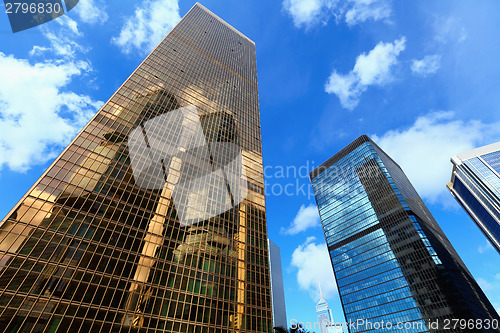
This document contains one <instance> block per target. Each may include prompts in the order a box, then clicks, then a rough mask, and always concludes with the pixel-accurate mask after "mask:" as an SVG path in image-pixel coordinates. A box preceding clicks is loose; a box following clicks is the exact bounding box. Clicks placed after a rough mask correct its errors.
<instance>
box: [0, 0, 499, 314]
mask: <svg viewBox="0 0 500 333" xmlns="http://www.w3.org/2000/svg"><path fill="white" fill-rule="evenodd" d="M194 3H195V2H194V1H184V0H180V1H176V0H141V1H134V2H132V1H130V2H128V1H116V0H109V1H103V0H81V1H80V3H79V4H78V5H77V7H75V9H74V10H72V11H71V12H70V13H69V14H68V15H65V16H63V17H61V18H59V19H57V20H55V21H52V22H49V23H47V24H44V25H42V26H39V27H36V28H33V29H30V30H27V31H24V32H19V33H16V34H13V33H12V32H11V30H10V26H9V23H8V20H7V16H6V15H5V14H0V16H1V18H0V52H1V53H0V77H1V78H2V79H1V80H0V189H1V191H0V215H2V216H4V215H6V214H7V213H8V211H9V210H10V209H11V208H12V206H13V205H14V204H15V203H16V202H17V201H18V200H19V199H20V198H21V196H22V195H23V194H24V193H25V192H26V191H27V190H28V189H29V188H30V186H31V185H32V184H33V182H34V181H35V180H36V179H37V178H38V177H39V176H40V175H41V174H42V172H43V171H44V170H45V169H46V168H47V167H48V166H49V165H50V162H51V161H52V160H53V158H55V156H57V154H58V153H59V152H60V151H61V150H62V149H63V148H64V146H65V145H66V144H67V143H68V142H69V141H70V140H71V139H72V137H73V136H74V135H75V134H76V133H77V132H78V131H79V129H80V128H81V127H82V126H83V125H84V124H85V123H86V121H87V120H88V119H89V118H90V117H91V115H92V114H93V113H95V112H96V110H97V109H98V108H99V106H100V105H102V103H103V102H104V101H106V100H107V99H108V98H109V97H110V96H111V95H112V93H113V92H114V91H115V90H116V89H117V88H118V87H119V86H120V84H121V83H122V82H123V81H124V80H125V79H126V78H127V77H128V76H129V75H130V73H131V72H132V71H133V70H134V69H135V67H136V66H137V65H138V64H139V63H140V62H141V61H142V59H143V58H144V57H145V55H147V53H148V52H149V51H150V50H151V49H152V48H153V47H154V46H155V45H156V43H157V42H159V40H160V39H161V38H162V37H163V36H164V35H166V34H167V33H168V31H169V30H170V29H171V28H172V27H173V25H174V24H175V23H176V22H177V21H178V20H179V19H180V17H182V16H183V15H184V14H185V13H186V12H187V11H188V10H189V8H190V7H192V6H193V5H194ZM202 4H203V5H204V6H206V7H207V8H209V9H210V10H212V11H213V12H214V13H216V14H217V15H219V16H220V17H221V18H222V19H224V20H225V21H227V22H228V23H229V24H231V25H232V26H234V27H235V28H236V29H238V30H240V31H241V32H242V33H244V34H245V35H247V36H248V37H249V38H251V39H252V40H254V41H255V43H256V47H257V64H258V76H259V95H260V111H261V121H262V138H263V151H264V165H265V167H266V190H267V193H268V195H267V199H266V204H267V217H268V232H269V237H270V238H271V239H272V240H273V241H274V242H275V243H276V244H277V245H278V246H279V247H280V248H281V254H282V264H283V270H284V276H285V277H284V283H285V298H286V302H287V314H288V319H292V318H295V319H298V320H300V321H314V320H316V316H315V312H314V311H315V304H316V302H317V298H318V295H319V293H318V287H317V286H318V282H320V283H321V286H322V289H323V292H324V294H325V296H326V298H327V300H328V301H329V303H330V306H331V307H332V309H333V314H334V319H335V320H337V321H343V315H342V310H341V307H340V301H339V299H338V296H337V292H336V288H335V284H334V279H333V273H332V270H331V266H330V264H329V261H328V256H327V254H326V251H325V245H324V237H323V234H322V230H321V228H320V226H319V219H318V216H317V212H316V208H315V206H314V198H313V197H312V196H311V195H310V193H311V187H310V184H309V180H308V179H307V172H306V171H305V170H306V169H309V170H310V169H311V168H312V167H314V166H317V165H319V164H320V163H321V162H323V161H325V160H326V159H328V158H329V157H330V156H331V155H333V154H335V153H336V152H337V151H338V150H340V149H341V148H343V147H344V146H345V145H346V144H348V143H349V142H351V141H352V140H353V139H355V138H356V137H358V136H359V135H361V134H368V135H370V136H371V137H372V138H373V139H374V140H375V141H376V142H377V143H378V144H379V145H380V146H381V147H382V148H383V149H384V150H386V152H387V153H388V154H390V155H391V156H392V157H393V158H394V159H395V160H396V161H397V162H398V163H399V164H400V165H401V166H402V168H403V169H404V171H405V172H406V173H407V175H408V176H409V178H410V180H411V181H412V182H413V184H414V186H415V187H416V188H417V190H418V192H419V193H420V195H421V196H422V197H423V199H424V201H425V202H426V204H427V205H428V206H429V208H430V210H431V212H432V213H433V214H434V216H435V218H436V219H437V221H438V223H439V224H440V225H441V227H442V228H443V230H444V232H445V233H446V235H447V236H448V238H449V239H450V241H451V242H452V244H453V245H454V246H455V248H456V249H457V251H458V253H459V254H460V255H461V257H462V259H463V260H464V262H465V263H466V265H467V266H468V268H469V269H470V271H471V272H472V274H473V275H474V277H475V278H476V279H477V280H478V281H479V283H480V285H481V286H482V287H483V289H484V291H485V293H486V295H487V296H488V297H489V298H490V300H491V301H492V303H493V304H494V305H495V307H496V308H497V309H500V269H499V267H500V256H499V255H498V253H496V252H495V251H494V250H493V249H492V247H491V246H488V243H487V241H486V239H485V238H484V237H483V235H482V234H481V233H480V231H479V230H478V229H477V227H476V226H475V225H474V224H473V222H472V221H471V220H470V219H469V217H468V216H467V215H466V214H465V212H463V211H462V209H461V208H460V207H459V206H458V204H457V203H456V202H455V201H454V199H453V198H452V197H451V195H450V194H449V193H448V192H447V190H446V188H445V185H446V183H447V182H448V181H449V178H450V173H451V163H450V162H449V158H450V157H451V156H453V155H455V154H457V153H459V152H462V151H465V150H468V149H472V148H474V147H477V146H481V145H484V144H488V143H492V142H496V141H500V126H499V125H500V112H499V110H500V99H499V98H498V91H500V65H498V59H500V34H499V33H498V31H500V21H499V20H498V12H499V11H500V2H498V1H481V2H477V1H439V2H436V1H418V2H417V1H412V2H410V1H398V2H396V1H389V0H280V1H256V0H252V1H249V0H240V1H230V0H207V1H202ZM301 167H302V168H301ZM294 169H295V170H296V171H297V174H296V175H295V174H294V172H293V170H294ZM283 170H284V171H283ZM287 170H288V174H287V172H286V171H287ZM287 184H291V185H290V186H289V187H288V194H285V193H280V191H279V189H280V188H283V186H284V185H287Z"/></svg>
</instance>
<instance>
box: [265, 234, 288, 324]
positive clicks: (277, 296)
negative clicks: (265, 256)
mask: <svg viewBox="0 0 500 333" xmlns="http://www.w3.org/2000/svg"><path fill="white" fill-rule="evenodd" d="M267 246H268V253H269V271H270V273H271V301H272V305H273V327H283V328H287V327H288V323H287V321H286V306H285V289H284V288H283V272H282V270H281V254H280V248H279V247H278V246H277V245H276V244H274V243H273V242H272V241H271V240H270V239H268V240H267Z"/></svg>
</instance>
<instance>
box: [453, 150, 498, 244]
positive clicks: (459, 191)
mask: <svg viewBox="0 0 500 333" xmlns="http://www.w3.org/2000/svg"><path fill="white" fill-rule="evenodd" d="M451 162H452V163H453V171H452V175H451V181H450V182H449V183H448V185H447V187H448V189H449V190H450V192H451V194H452V195H453V196H454V197H455V199H456V200H457V201H458V203H460V205H462V207H463V208H464V209H465V211H466V212H467V213H468V214H469V216H470V217H471V218H472V220H474V222H476V224H477V226H478V227H479V229H481V231H482V232H483V233H484V235H485V236H486V237H487V238H488V239H489V241H490V242H491V244H492V245H493V247H494V248H495V249H496V250H497V251H498V252H499V253H500V142H497V143H494V144H491V145H488V146H484V147H479V148H476V149H473V150H470V151H467V152H464V153H461V154H458V155H457V156H455V157H452V159H451Z"/></svg>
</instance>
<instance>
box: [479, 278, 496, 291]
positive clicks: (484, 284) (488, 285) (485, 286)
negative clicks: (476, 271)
mask: <svg viewBox="0 0 500 333" xmlns="http://www.w3.org/2000/svg"><path fill="white" fill-rule="evenodd" d="M476 281H477V284H479V286H480V287H481V289H483V291H486V292H487V291H490V290H492V289H493V286H492V285H491V283H489V282H488V281H486V280H485V279H483V278H477V279H476Z"/></svg>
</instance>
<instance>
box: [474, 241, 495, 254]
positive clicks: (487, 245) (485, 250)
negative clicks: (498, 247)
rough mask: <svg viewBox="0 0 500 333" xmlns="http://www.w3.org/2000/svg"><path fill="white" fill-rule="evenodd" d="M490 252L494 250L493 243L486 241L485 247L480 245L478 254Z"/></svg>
mask: <svg viewBox="0 0 500 333" xmlns="http://www.w3.org/2000/svg"><path fill="white" fill-rule="evenodd" d="M490 250H494V248H493V245H491V243H490V242H489V241H485V243H484V245H480V246H479V247H478V248H477V252H479V253H481V254H483V253H485V252H488V251H490Z"/></svg>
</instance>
